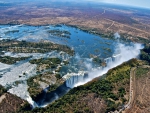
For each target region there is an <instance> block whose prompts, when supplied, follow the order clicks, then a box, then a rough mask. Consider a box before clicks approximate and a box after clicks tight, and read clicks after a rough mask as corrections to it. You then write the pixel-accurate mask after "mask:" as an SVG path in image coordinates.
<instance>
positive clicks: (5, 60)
mask: <svg viewBox="0 0 150 113" xmlns="http://www.w3.org/2000/svg"><path fill="white" fill-rule="evenodd" d="M28 58H30V57H17V58H15V57H10V56H3V57H2V56H0V62H1V63H5V64H14V63H16V62H17V61H21V60H26V59H28Z"/></svg>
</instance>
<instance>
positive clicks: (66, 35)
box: [47, 29, 71, 38]
mask: <svg viewBox="0 0 150 113" xmlns="http://www.w3.org/2000/svg"><path fill="white" fill-rule="evenodd" d="M47 32H48V33H50V34H51V35H53V36H57V37H62V38H70V35H71V33H70V32H68V31H65V30H64V31H61V30H59V29H56V30H49V31H47Z"/></svg>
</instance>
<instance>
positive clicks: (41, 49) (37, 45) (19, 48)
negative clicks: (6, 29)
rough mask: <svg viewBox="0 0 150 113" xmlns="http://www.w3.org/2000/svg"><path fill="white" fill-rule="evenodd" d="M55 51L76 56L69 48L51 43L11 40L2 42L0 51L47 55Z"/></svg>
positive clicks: (0, 42)
mask: <svg viewBox="0 0 150 113" xmlns="http://www.w3.org/2000/svg"><path fill="white" fill-rule="evenodd" d="M53 50H57V51H64V52H66V53H68V54H69V55H74V51H73V50H71V49H70V48H69V47H68V46H66V45H59V44H54V43H51V42H26V41H17V40H9V39H3V40H1V41H0V51H9V52H15V53H46V52H51V51H53Z"/></svg>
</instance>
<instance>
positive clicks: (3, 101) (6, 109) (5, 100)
mask: <svg viewBox="0 0 150 113" xmlns="http://www.w3.org/2000/svg"><path fill="white" fill-rule="evenodd" d="M25 102H26V101H24V100H22V99H20V98H18V97H17V96H14V95H12V94H10V93H4V94H3V95H1V96H0V113H14V112H17V111H18V110H19V109H20V107H21V106H23V105H24V104H25Z"/></svg>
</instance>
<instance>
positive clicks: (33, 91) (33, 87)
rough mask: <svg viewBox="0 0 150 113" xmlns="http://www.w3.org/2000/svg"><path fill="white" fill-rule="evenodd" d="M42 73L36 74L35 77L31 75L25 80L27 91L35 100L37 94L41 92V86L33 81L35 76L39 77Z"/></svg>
mask: <svg viewBox="0 0 150 113" xmlns="http://www.w3.org/2000/svg"><path fill="white" fill-rule="evenodd" d="M41 76H42V75H37V76H35V77H31V78H29V79H28V80H27V84H28V86H29V88H28V91H29V93H30V96H31V97H32V99H33V100H36V98H37V97H38V95H39V94H40V93H41V92H42V90H43V89H42V88H41V87H40V85H39V84H38V83H37V82H36V81H35V80H36V79H37V78H41Z"/></svg>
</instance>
